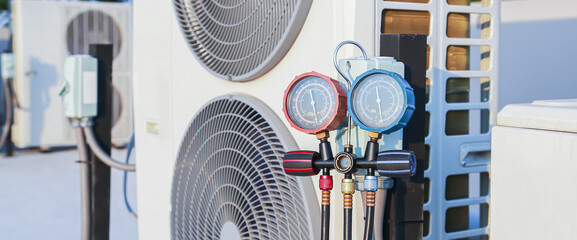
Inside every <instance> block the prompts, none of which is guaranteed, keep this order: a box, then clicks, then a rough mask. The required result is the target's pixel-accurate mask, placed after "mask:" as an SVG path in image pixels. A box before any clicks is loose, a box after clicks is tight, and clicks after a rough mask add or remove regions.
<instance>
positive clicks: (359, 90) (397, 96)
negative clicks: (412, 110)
mask: <svg viewBox="0 0 577 240" xmlns="http://www.w3.org/2000/svg"><path fill="white" fill-rule="evenodd" d="M353 91H354V92H353V95H352V99H351V100H352V104H353V111H354V114H355V115H356V117H357V118H358V120H359V121H361V122H362V123H363V124H365V125H366V126H368V127H370V128H375V129H378V128H384V127H386V126H389V125H391V124H393V123H394V122H395V121H396V120H397V119H398V118H399V116H400V115H402V114H403V113H404V111H405V109H404V101H405V99H404V95H403V91H404V89H403V88H402V87H401V85H400V84H399V83H398V82H397V81H396V80H395V79H394V78H393V77H391V76H389V75H387V74H372V75H369V76H367V77H366V78H364V79H363V80H362V81H361V82H359V83H358V84H357V85H356V86H355V88H354V90H353Z"/></svg>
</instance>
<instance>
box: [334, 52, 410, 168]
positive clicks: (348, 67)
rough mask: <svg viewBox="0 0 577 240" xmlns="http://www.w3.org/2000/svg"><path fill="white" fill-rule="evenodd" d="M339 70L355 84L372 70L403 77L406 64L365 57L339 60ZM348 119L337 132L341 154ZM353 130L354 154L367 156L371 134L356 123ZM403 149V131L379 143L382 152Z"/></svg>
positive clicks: (345, 138)
mask: <svg viewBox="0 0 577 240" xmlns="http://www.w3.org/2000/svg"><path fill="white" fill-rule="evenodd" d="M339 68H340V69H341V71H342V72H343V73H344V74H345V75H346V76H347V78H349V79H350V80H351V81H353V82H354V81H355V79H356V78H357V77H358V76H360V75H361V74H363V73H365V72H367V71H369V70H372V69H382V70H387V71H391V72H395V73H398V74H399V75H401V76H403V77H404V75H405V64H403V63H402V62H398V61H397V60H395V59H394V58H393V57H371V58H368V59H364V58H363V57H354V58H344V59H340V60H339ZM338 80H339V82H341V85H343V88H344V89H347V91H350V89H348V85H347V83H346V80H344V79H343V78H342V76H341V75H340V74H339V78H338ZM346 119H347V118H345V121H343V123H342V124H341V126H339V129H338V130H337V136H336V142H337V146H338V148H339V149H338V151H339V152H340V151H343V150H344V149H343V146H344V145H345V144H346V141H347V134H346V132H347V130H346V126H347V124H346V121H347V120H346ZM343 127H344V128H343ZM351 129H352V130H351V144H352V145H353V146H354V149H353V152H354V153H355V154H356V155H357V156H363V155H364V154H365V149H364V148H365V145H366V144H367V141H369V139H370V138H369V135H368V134H369V132H368V131H365V130H362V129H360V128H359V127H357V126H356V124H355V123H354V122H352V123H351ZM402 148H403V129H400V130H398V131H396V132H393V133H390V134H383V138H382V140H381V141H379V150H380V151H385V150H402ZM363 172H364V171H363V170H360V171H359V173H363Z"/></svg>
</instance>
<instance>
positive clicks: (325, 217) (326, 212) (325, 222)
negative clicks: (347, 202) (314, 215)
mask: <svg viewBox="0 0 577 240" xmlns="http://www.w3.org/2000/svg"><path fill="white" fill-rule="evenodd" d="M330 219H331V205H323V209H322V220H321V240H328V239H329V229H330V228H329V227H330Z"/></svg>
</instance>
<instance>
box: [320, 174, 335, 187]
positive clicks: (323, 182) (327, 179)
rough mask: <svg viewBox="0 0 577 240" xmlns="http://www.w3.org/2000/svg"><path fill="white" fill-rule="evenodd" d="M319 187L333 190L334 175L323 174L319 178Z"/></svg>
mask: <svg viewBox="0 0 577 240" xmlns="http://www.w3.org/2000/svg"><path fill="white" fill-rule="evenodd" d="M319 189H321V190H323V191H330V190H333V176H331V175H321V178H320V179H319Z"/></svg>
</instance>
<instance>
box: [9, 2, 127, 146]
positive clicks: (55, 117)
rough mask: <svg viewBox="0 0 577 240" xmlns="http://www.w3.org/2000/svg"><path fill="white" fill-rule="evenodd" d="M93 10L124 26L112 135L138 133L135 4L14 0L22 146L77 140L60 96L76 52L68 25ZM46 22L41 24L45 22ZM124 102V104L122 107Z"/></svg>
mask: <svg viewBox="0 0 577 240" xmlns="http://www.w3.org/2000/svg"><path fill="white" fill-rule="evenodd" d="M88 11H97V12H102V13H105V14H106V15H108V16H109V17H111V18H112V19H113V20H114V23H115V24H116V25H117V26H118V27H119V30H120V37H121V38H122V45H121V46H120V48H119V51H118V54H117V55H116V56H115V58H114V62H113V74H112V77H113V84H114V86H115V89H116V90H117V91H116V92H117V94H119V96H118V97H119V100H120V102H121V106H118V105H115V106H114V108H115V110H117V112H118V110H121V112H120V113H119V115H118V120H117V123H116V124H115V125H114V126H113V129H112V138H113V139H112V141H113V143H114V144H115V145H123V144H125V143H126V142H128V140H129V139H130V136H131V134H132V125H133V124H132V119H133V115H132V66H131V61H132V49H131V45H132V34H131V25H132V17H131V14H132V13H131V4H128V3H100V2H64V1H39V0H26V1H24V0H20V1H13V2H12V23H13V35H14V40H13V43H14V56H15V79H14V91H15V97H16V98H17V99H18V104H19V108H15V109H14V126H13V127H12V136H13V140H14V143H15V145H16V146H18V147H21V148H26V147H47V148H49V147H55V146H71V145H74V144H76V141H75V135H74V132H73V129H72V128H71V127H70V124H69V123H68V120H67V118H66V116H64V114H62V112H63V109H62V102H61V101H60V99H59V97H58V90H59V87H60V86H61V85H62V76H63V64H64V60H65V58H66V57H67V56H69V55H70V53H69V51H68V46H67V27H68V25H69V23H70V22H71V20H72V19H74V18H75V17H77V16H78V15H79V14H82V13H87V12H88ZM30 16H34V17H30ZM39 23H41V24H39ZM119 108H120V109H119Z"/></svg>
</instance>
